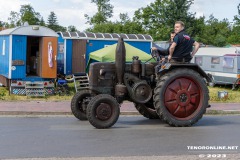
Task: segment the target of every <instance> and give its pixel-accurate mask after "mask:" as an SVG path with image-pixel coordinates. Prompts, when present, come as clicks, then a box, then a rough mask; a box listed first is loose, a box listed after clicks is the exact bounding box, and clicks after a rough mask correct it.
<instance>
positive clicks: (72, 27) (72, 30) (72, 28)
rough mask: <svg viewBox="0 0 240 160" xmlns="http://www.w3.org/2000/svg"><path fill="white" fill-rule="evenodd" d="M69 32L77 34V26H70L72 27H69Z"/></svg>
mask: <svg viewBox="0 0 240 160" xmlns="http://www.w3.org/2000/svg"><path fill="white" fill-rule="evenodd" d="M67 30H68V31H69V32H77V31H78V30H77V28H76V27H75V26H73V25H70V26H68V29H67Z"/></svg>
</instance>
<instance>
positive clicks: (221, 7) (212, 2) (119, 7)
mask: <svg viewBox="0 0 240 160" xmlns="http://www.w3.org/2000/svg"><path fill="white" fill-rule="evenodd" d="M154 1H155V0H111V1H110V3H111V4H112V5H113V6H114V9H113V12H114V15H113V18H111V20H113V21H115V20H117V19H118V18H119V14H120V13H128V15H129V16H130V17H132V16H133V15H134V12H135V11H136V10H137V9H139V8H141V7H146V6H147V5H149V4H150V3H151V2H154ZM239 3H240V0H195V1H194V4H193V5H192V7H191V9H190V11H191V12H196V16H197V17H199V16H203V15H204V16H205V17H206V18H208V17H209V16H210V15H211V14H213V15H214V17H216V18H218V19H219V20H222V19H224V18H228V20H229V21H230V22H232V21H233V17H234V15H237V14H238V12H237V5H238V4H239ZM0 4H1V5H0V20H1V21H7V20H8V17H9V15H10V12H11V11H16V12H19V9H20V6H21V5H23V4H31V5H32V6H33V8H34V9H35V11H36V12H39V13H40V14H41V15H42V16H43V18H44V20H45V21H47V17H48V15H49V14H50V12H51V11H54V12H55V13H56V15H57V18H58V22H59V24H60V25H62V26H65V27H67V26H69V25H74V26H76V27H77V29H78V30H80V31H83V30H85V29H86V28H88V27H89V25H87V24H86V19H85V17H84V14H88V15H90V16H91V15H93V14H94V13H96V10H97V8H96V6H95V5H94V4H93V3H91V0H0Z"/></svg>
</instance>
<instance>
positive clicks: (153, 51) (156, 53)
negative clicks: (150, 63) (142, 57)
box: [151, 50, 159, 61]
mask: <svg viewBox="0 0 240 160" xmlns="http://www.w3.org/2000/svg"><path fill="white" fill-rule="evenodd" d="M151 55H152V58H153V59H154V60H155V61H158V58H159V55H158V51H157V50H152V52H151Z"/></svg>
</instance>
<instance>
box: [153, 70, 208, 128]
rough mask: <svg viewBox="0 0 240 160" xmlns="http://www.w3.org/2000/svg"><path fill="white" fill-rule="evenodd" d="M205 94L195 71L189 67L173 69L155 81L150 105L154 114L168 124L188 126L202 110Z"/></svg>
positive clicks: (205, 91)
mask: <svg viewBox="0 0 240 160" xmlns="http://www.w3.org/2000/svg"><path fill="white" fill-rule="evenodd" d="M208 93H209V91H208V88H207V85H206V83H205V82H204V79H203V77H201V76H200V74H199V73H197V72H195V71H194V70H191V69H175V70H172V71H169V72H168V73H166V74H165V75H164V76H162V77H161V79H160V81H159V82H158V83H157V86H156V88H155V90H154V106H155V108H156V110H157V113H158V115H159V116H160V117H162V119H163V120H164V121H165V122H166V123H168V124H169V125H170V126H175V127H184V126H191V125H193V124H195V123H196V122H197V121H198V120H199V119H201V118H202V116H203V114H204V113H205V112H206V108H207V107H208V100H209V94H208Z"/></svg>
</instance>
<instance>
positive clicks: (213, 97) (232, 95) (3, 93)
mask: <svg viewBox="0 0 240 160" xmlns="http://www.w3.org/2000/svg"><path fill="white" fill-rule="evenodd" d="M68 85H69V88H70V95H69V96H59V95H54V96H45V97H27V96H17V95H9V94H8V90H7V88H4V87H0V100H6V101H16V100H18V101H26V100H46V101H62V100H71V99H72V97H73V95H74V93H75V88H74V84H73V83H69V84H68ZM218 91H227V92H228V98H227V99H219V98H218ZM209 95H210V102H215V103H216V102H217V103H240V89H239V88H238V89H237V90H234V91H232V89H231V86H224V85H223V86H216V87H209Z"/></svg>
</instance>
